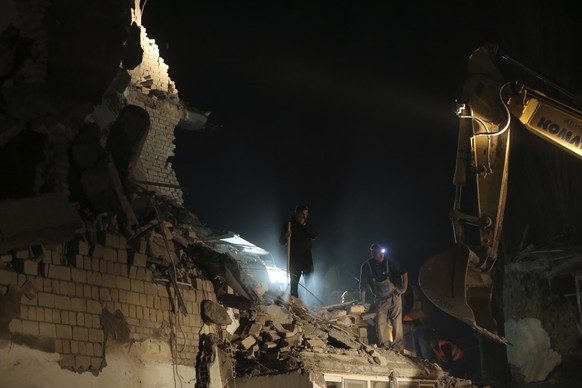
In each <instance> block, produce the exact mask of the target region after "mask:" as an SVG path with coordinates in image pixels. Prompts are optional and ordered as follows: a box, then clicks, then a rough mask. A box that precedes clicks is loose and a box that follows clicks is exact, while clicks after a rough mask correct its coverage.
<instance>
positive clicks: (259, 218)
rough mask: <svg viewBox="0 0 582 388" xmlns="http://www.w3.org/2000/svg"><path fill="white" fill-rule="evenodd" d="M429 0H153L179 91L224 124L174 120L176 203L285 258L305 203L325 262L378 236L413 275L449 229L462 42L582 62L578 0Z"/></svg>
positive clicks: (345, 263)
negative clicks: (191, 125) (295, 216)
mask: <svg viewBox="0 0 582 388" xmlns="http://www.w3.org/2000/svg"><path fill="white" fill-rule="evenodd" d="M439 3H441V2H432V1H424V2H423V1H412V2H390V4H383V5H373V4H376V2H367V1H358V2H347V1H344V2H342V1H311V2H306V3H302V4H291V3H290V2H269V3H267V2H264V3H263V2H220V1H196V2H193V1H177V0H173V1H161V0H149V1H147V2H146V3H145V7H144V17H143V24H144V25H145V26H146V29H147V33H148V36H149V37H150V38H153V39H155V40H156V43H157V44H158V46H159V48H160V52H161V56H162V57H163V58H164V59H165V62H166V63H168V64H169V66H170V70H169V71H170V76H171V77H172V79H173V80H174V81H175V82H176V86H177V88H178V92H179V95H180V98H181V99H182V100H183V101H186V102H188V103H189V104H191V105H192V106H194V107H196V108H198V109H201V110H203V111H208V112H212V113H211V115H210V120H211V122H212V123H214V124H216V125H218V126H219V128H218V129H217V130H215V131H213V132H211V133H199V132H188V131H184V130H180V129H177V130H176V141H175V143H176V151H175V154H176V155H175V157H173V158H172V162H173V165H174V166H175V169H176V172H177V175H178V179H179V181H180V183H181V184H182V185H184V186H186V187H188V189H189V190H188V194H187V195H186V196H185V205H186V206H187V207H188V208H189V209H190V210H191V211H193V212H194V213H196V214H197V215H198V216H199V218H200V219H201V220H202V221H203V222H205V223H207V224H208V226H210V227H212V228H215V229H219V230H230V231H234V232H236V233H239V234H240V235H241V237H243V238H245V239H247V240H249V241H251V242H253V243H255V244H256V245H259V246H261V247H263V248H265V249H267V250H269V251H271V252H272V253H273V255H274V256H275V257H276V258H277V260H278V262H279V263H281V264H282V265H284V262H285V255H286V249H285V248H282V247H280V246H279V244H278V242H277V236H278V233H279V230H280V228H281V226H282V224H283V222H284V221H285V220H286V219H287V217H288V216H289V215H290V214H291V212H292V209H293V208H294V206H295V205H296V204H299V203H306V204H308V205H309V206H310V210H311V211H310V220H311V221H312V222H313V223H314V224H315V226H316V227H317V228H318V230H319V232H320V237H319V238H318V239H317V240H316V241H315V244H314V256H315V260H316V267H317V268H316V269H318V270H319V272H320V273H323V272H324V271H325V270H327V268H328V267H329V265H331V264H336V265H338V266H340V267H341V268H343V269H344V270H345V271H346V272H348V273H350V274H353V275H356V276H357V275H358V274H357V272H358V269H359V266H360V263H361V262H362V260H363V259H365V258H367V257H368V247H369V245H370V244H371V243H372V242H380V243H382V244H385V245H386V246H387V247H388V249H389V251H390V252H391V254H392V255H393V256H394V257H396V258H397V259H399V260H400V261H401V262H402V263H403V264H405V265H406V266H407V267H408V269H409V270H410V272H411V275H412V277H413V278H415V277H416V273H417V271H418V268H419V267H420V265H421V263H422V262H423V261H424V260H426V259H427V258H428V257H430V256H431V255H433V254H436V253H439V252H441V251H443V250H445V249H447V248H449V247H450V246H451V245H452V244H453V236H452V229H451V226H450V221H449V219H448V212H449V210H450V208H451V207H452V201H453V195H454V188H453V185H452V175H453V170H454V158H455V148H456V132H457V118H456V116H455V115H454V102H455V98H456V97H457V95H458V91H459V89H460V88H461V87H462V84H463V81H464V73H465V65H466V61H467V58H468V56H469V55H470V53H471V52H472V51H473V50H474V49H476V48H477V47H478V46H480V45H482V44H484V43H486V42H489V41H493V42H497V43H499V44H500V46H501V49H502V50H503V51H505V52H507V53H508V54H510V55H511V56H512V57H514V58H516V59H518V60H520V61H521V62H523V63H525V64H526V65H528V66H530V67H532V68H534V69H536V70H537V71H539V72H541V73H542V74H545V75H546V76H549V77H550V78H551V79H553V81H554V82H558V83H560V82H562V85H564V84H565V86H566V87H567V88H569V87H571V86H572V85H571V84H572V78H574V77H573V75H575V74H576V75H577V74H578V73H580V71H579V65H580V61H579V60H578V59H579V57H580V55H579V52H580V46H579V45H572V44H571V42H572V41H575V42H577V43H579V42H580V27H579V25H580V23H579V20H578V18H577V16H576V15H580V13H579V12H578V11H579V7H578V6H577V4H576V2H552V3H549V2H544V1H533V2H532V1H509V2H503V3H502V4H501V3H500V4H497V3H495V2H492V3H489V2H462V1H458V2H455V1H452V2H446V5H442V4H439ZM577 22H578V23H577ZM551 76H553V78H552V77H551ZM556 78H557V79H556ZM574 86H575V85H574Z"/></svg>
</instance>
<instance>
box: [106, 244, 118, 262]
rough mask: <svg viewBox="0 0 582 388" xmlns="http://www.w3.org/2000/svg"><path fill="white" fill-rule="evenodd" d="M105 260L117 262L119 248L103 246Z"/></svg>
mask: <svg viewBox="0 0 582 388" xmlns="http://www.w3.org/2000/svg"><path fill="white" fill-rule="evenodd" d="M103 260H106V261H110V262H112V263H116V262H117V249H114V248H110V247H105V248H103Z"/></svg>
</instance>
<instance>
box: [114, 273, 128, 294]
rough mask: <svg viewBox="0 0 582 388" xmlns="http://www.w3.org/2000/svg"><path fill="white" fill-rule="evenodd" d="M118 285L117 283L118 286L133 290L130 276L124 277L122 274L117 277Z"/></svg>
mask: <svg viewBox="0 0 582 388" xmlns="http://www.w3.org/2000/svg"><path fill="white" fill-rule="evenodd" d="M116 285H117V288H121V289H122V290H128V291H129V290H131V285H130V282H129V279H128V278H123V277H121V276H118V277H117V278H116Z"/></svg>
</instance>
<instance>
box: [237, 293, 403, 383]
mask: <svg viewBox="0 0 582 388" xmlns="http://www.w3.org/2000/svg"><path fill="white" fill-rule="evenodd" d="M335 314H337V313H331V315H335ZM328 315H329V314H328ZM229 343H230V344H231V345H229V346H233V347H234V348H235V357H236V373H237V376H247V377H249V376H257V375H263V374H274V373H280V372H290V371H294V370H297V369H299V368H302V367H303V366H304V365H303V364H304V355H305V354H306V353H317V354H321V355H344V356H351V357H353V358H354V359H356V360H358V362H362V361H363V362H365V363H368V364H372V365H381V366H386V365H388V363H389V360H393V359H401V360H402V359H404V358H405V357H404V356H401V355H400V354H397V353H396V352H394V351H386V350H383V349H379V348H377V347H376V346H375V345H367V344H365V343H363V342H361V341H360V338H358V336H357V335H356V334H354V333H353V332H351V331H350V330H348V327H346V326H343V325H342V324H339V323H335V322H332V321H330V320H328V319H326V317H325V316H324V315H322V314H320V313H319V312H314V311H310V310H308V308H307V307H306V306H305V305H304V304H303V303H302V302H301V301H300V300H299V299H297V298H295V297H293V296H289V295H286V294H279V295H276V294H273V293H270V292H268V293H266V294H265V297H264V298H263V301H262V302H261V304H259V305H257V306H255V307H253V308H251V309H249V310H246V311H240V326H239V327H238V329H237V330H236V332H235V333H234V334H233V335H232V336H231V337H230V338H229Z"/></svg>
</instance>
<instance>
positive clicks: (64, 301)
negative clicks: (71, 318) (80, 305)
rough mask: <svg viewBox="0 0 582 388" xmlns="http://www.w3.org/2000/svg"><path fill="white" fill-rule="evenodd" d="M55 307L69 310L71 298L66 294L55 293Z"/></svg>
mask: <svg viewBox="0 0 582 388" xmlns="http://www.w3.org/2000/svg"><path fill="white" fill-rule="evenodd" d="M55 308H56V309H57V310H70V309H71V298H69V297H68V296H62V295H55Z"/></svg>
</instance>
